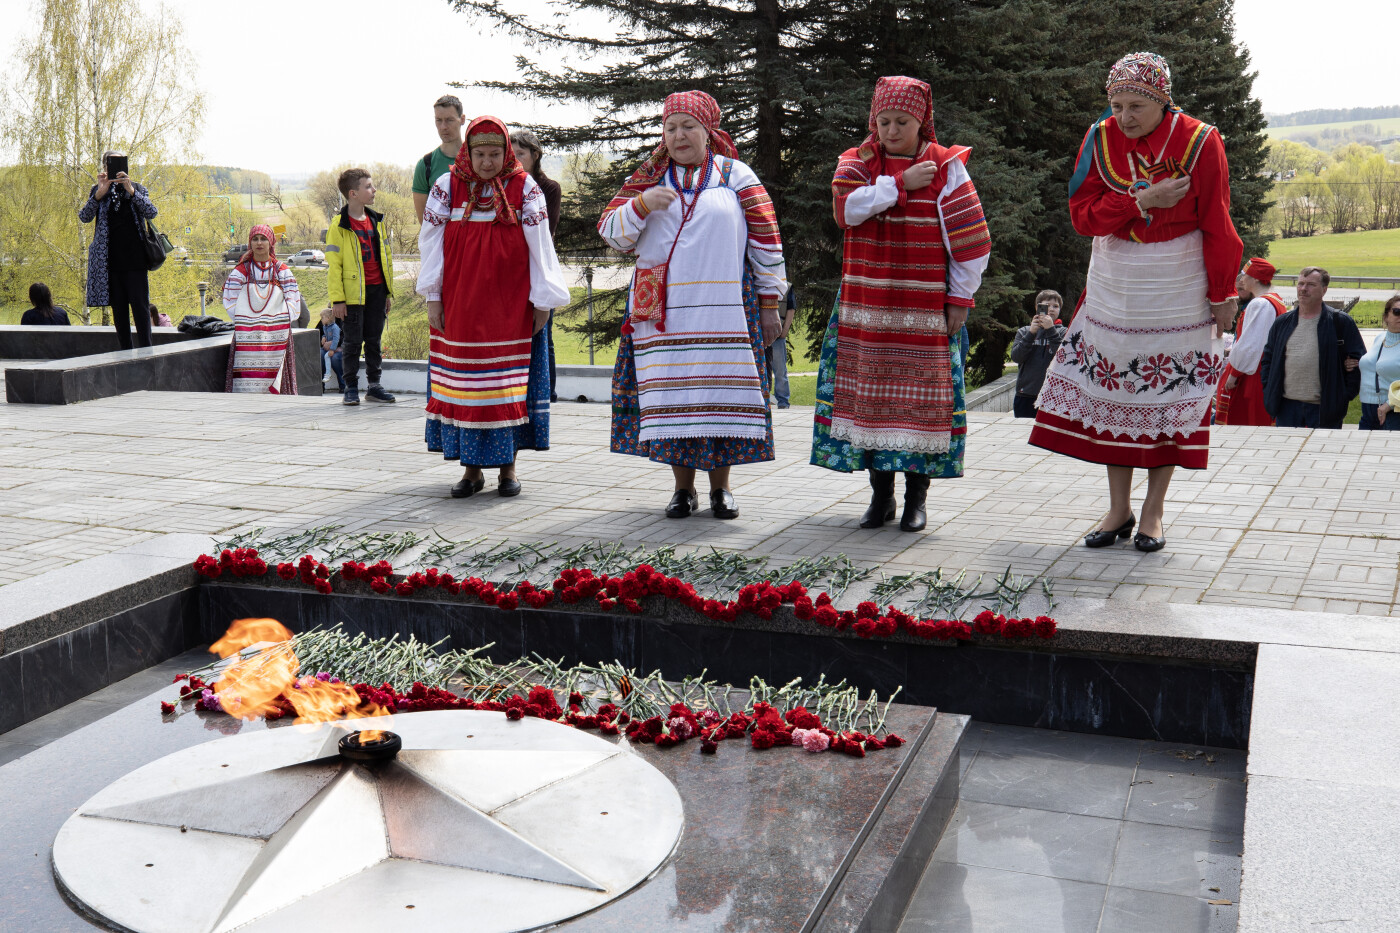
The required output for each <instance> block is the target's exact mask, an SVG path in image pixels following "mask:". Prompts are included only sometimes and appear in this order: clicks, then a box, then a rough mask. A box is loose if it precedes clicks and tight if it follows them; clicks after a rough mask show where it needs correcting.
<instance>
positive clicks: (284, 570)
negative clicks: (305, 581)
mask: <svg viewBox="0 0 1400 933" xmlns="http://www.w3.org/2000/svg"><path fill="white" fill-rule="evenodd" d="M296 575H297V568H296V564H288V563H281V564H278V565H277V576H279V577H281V578H282V579H283V580H290V579H292V578H293V577H295V576H296Z"/></svg>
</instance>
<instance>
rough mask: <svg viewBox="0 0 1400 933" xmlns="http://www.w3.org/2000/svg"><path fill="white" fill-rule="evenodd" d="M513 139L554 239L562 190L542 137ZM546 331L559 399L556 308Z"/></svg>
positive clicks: (553, 393)
mask: <svg viewBox="0 0 1400 933" xmlns="http://www.w3.org/2000/svg"><path fill="white" fill-rule="evenodd" d="M510 141H511V144H512V145H513V146H514V147H515V157H516V159H518V160H519V162H520V167H521V168H523V169H525V171H527V172H529V173H530V177H531V178H533V179H534V180H535V184H537V185H539V186H540V191H542V192H544V210H545V213H546V214H548V215H549V238H550V239H551V240H552V239H554V234H555V232H556V231H557V230H558V229H559V205H560V203H561V202H562V201H563V197H564V193H563V189H561V188H560V187H559V182H557V181H555V180H554V179H553V178H550V177H549V176H548V175H546V174H545V173H544V166H543V165H541V164H540V162H541V161H542V160H543V159H544V150H543V149H541V148H540V140H539V137H537V136H536V135H535V134H534V133H531V132H530V131H529V130H516V131H515V132H514V133H511V134H510ZM545 331H546V335H547V337H548V339H549V400H550V401H551V402H557V401H559V390H558V385H559V383H558V382H556V381H555V378H554V312H553V311H551V312H549V324H548V325H546V326H545Z"/></svg>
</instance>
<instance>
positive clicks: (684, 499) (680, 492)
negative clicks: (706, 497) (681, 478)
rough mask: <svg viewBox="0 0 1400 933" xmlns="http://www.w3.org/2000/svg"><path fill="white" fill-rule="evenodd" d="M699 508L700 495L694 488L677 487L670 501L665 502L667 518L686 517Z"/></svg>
mask: <svg viewBox="0 0 1400 933" xmlns="http://www.w3.org/2000/svg"><path fill="white" fill-rule="evenodd" d="M699 509H700V497H699V496H697V495H696V494H695V490H694V489H677V490H676V492H675V495H673V496H671V501H670V502H668V503H667V504H666V517H667V518H688V517H689V516H690V513H691V512H697V511H699Z"/></svg>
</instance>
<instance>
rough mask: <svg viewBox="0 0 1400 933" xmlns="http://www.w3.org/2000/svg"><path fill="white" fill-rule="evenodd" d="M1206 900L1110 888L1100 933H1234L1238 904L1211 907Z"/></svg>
mask: <svg viewBox="0 0 1400 933" xmlns="http://www.w3.org/2000/svg"><path fill="white" fill-rule="evenodd" d="M1209 900H1226V898H1222V897H1214V898H1211V899H1209ZM1209 900H1208V899H1206V898H1198V897H1179V896H1178V895H1175V894H1158V893H1155V892H1152V891H1134V890H1133V889H1131V888H1109V889H1108V896H1107V897H1106V898H1105V899H1104V905H1103V920H1102V921H1101V922H1100V923H1099V933H1148V931H1151V933H1234V930H1235V924H1236V923H1237V921H1238V915H1239V907H1238V905H1236V904H1233V903H1232V904H1229V905H1222V904H1211V903H1210V902H1209Z"/></svg>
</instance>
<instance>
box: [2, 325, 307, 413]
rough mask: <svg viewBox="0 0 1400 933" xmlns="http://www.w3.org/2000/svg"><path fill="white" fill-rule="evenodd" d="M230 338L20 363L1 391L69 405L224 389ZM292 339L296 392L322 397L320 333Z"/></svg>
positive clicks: (21, 399)
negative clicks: (138, 395) (144, 393)
mask: <svg viewBox="0 0 1400 933" xmlns="http://www.w3.org/2000/svg"><path fill="white" fill-rule="evenodd" d="M74 329H86V328H74ZM231 341H232V335H231V334H221V335H219V336H216V337H203V338H199V339H195V340H184V341H177V342H170V343H160V344H157V345H155V346H151V347H137V348H135V349H132V350H112V351H109V352H105V353H95V354H91V355H86V356H75V357H68V358H57V359H50V360H47V361H43V362H29V363H20V364H18V365H12V366H8V367H6V369H5V395H6V397H7V398H8V400H9V401H10V402H13V403H29V404H37V405H72V404H74V403H77V402H87V401H92V400H93V399H99V398H109V397H111V396H114V395H124V394H126V393H128V392H141V391H158V392H223V391H224V385H225V382H226V374H227V372H228V354H229V344H230V343H231ZM292 342H293V345H294V347H295V348H296V365H297V391H298V394H300V395H320V394H321V372H322V370H321V358H320V338H319V333H318V332H317V331H315V330H294V331H293V332H292Z"/></svg>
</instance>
